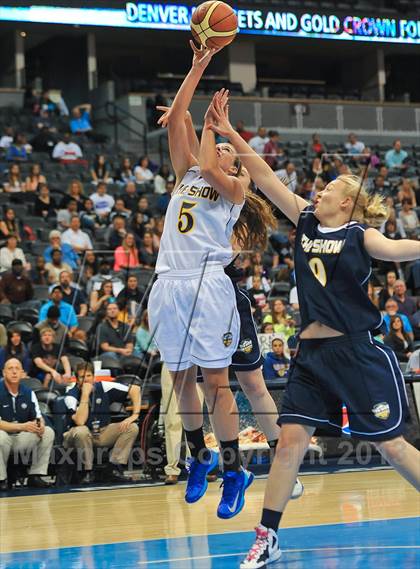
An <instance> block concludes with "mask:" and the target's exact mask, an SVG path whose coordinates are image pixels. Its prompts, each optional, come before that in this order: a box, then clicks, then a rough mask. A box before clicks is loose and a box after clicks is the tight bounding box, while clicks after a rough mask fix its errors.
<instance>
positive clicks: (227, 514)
mask: <svg viewBox="0 0 420 569" xmlns="http://www.w3.org/2000/svg"><path fill="white" fill-rule="evenodd" d="M253 481H254V475H253V474H252V472H249V471H248V470H245V469H244V468H241V470H239V471H238V472H234V471H230V470H228V471H227V472H225V473H224V474H223V482H222V486H223V494H222V498H221V500H220V504H219V507H218V508H217V516H218V517H219V518H223V519H224V520H228V519H229V518H233V516H236V514H239V512H240V511H241V510H242V508H243V507H244V504H245V490H246V489H247V488H249V486H251V484H252V482H253Z"/></svg>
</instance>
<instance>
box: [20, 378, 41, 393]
mask: <svg viewBox="0 0 420 569" xmlns="http://www.w3.org/2000/svg"><path fill="white" fill-rule="evenodd" d="M22 385H25V386H26V387H29V389H32V391H39V390H40V389H43V387H42V382H41V381H40V380H39V379H37V378H36V377H25V378H24V379H22Z"/></svg>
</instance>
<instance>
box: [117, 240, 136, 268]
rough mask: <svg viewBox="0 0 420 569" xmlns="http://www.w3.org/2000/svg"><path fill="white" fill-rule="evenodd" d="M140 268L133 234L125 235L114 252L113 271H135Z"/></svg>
mask: <svg viewBox="0 0 420 569" xmlns="http://www.w3.org/2000/svg"><path fill="white" fill-rule="evenodd" d="M139 266H140V262H139V252H138V249H137V246H136V238H135V236H134V233H127V234H126V235H125V237H124V239H123V241H122V244H121V245H120V246H119V247H117V248H116V249H115V252H114V271H121V270H124V269H137V268H138V267H139Z"/></svg>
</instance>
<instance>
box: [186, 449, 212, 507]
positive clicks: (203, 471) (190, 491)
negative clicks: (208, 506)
mask: <svg viewBox="0 0 420 569" xmlns="http://www.w3.org/2000/svg"><path fill="white" fill-rule="evenodd" d="M208 451H209V453H210V458H209V460H208V461H205V462H199V461H198V460H197V459H196V458H189V459H188V461H187V470H188V480H187V488H186V490H185V501H186V502H188V504H193V503H194V502H197V501H198V500H199V499H200V498H201V497H202V496H204V494H205V493H206V490H207V486H208V482H207V474H208V473H209V472H211V471H212V470H214V469H215V468H216V467H217V466H218V464H219V453H217V452H214V451H213V450H210V449H208Z"/></svg>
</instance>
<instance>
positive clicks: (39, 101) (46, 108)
mask: <svg viewBox="0 0 420 569" xmlns="http://www.w3.org/2000/svg"><path fill="white" fill-rule="evenodd" d="M32 112H33V114H34V115H40V114H41V113H45V114H47V116H53V115H58V114H59V110H58V107H57V105H56V104H55V103H54V101H52V100H51V99H50V94H49V92H48V91H43V92H42V93H41V95H40V96H37V97H36V98H35V100H34V102H33V106H32Z"/></svg>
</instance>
